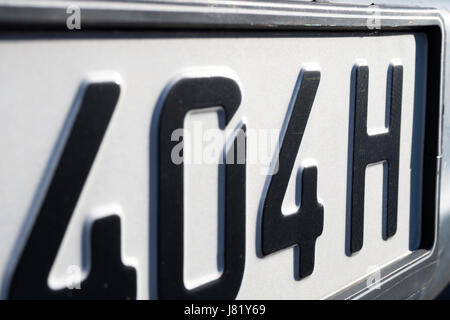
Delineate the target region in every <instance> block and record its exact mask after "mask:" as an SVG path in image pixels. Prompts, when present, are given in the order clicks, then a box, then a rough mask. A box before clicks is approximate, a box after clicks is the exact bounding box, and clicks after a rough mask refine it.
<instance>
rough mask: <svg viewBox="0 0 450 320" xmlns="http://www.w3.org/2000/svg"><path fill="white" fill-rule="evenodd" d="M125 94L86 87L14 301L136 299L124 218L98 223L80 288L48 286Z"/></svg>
mask: <svg viewBox="0 0 450 320" xmlns="http://www.w3.org/2000/svg"><path fill="white" fill-rule="evenodd" d="M119 94H120V87H119V85H118V84H116V83H114V82H101V83H91V84H89V85H88V86H87V87H86V88H85V90H84V95H83V98H82V101H81V104H80V107H79V109H78V112H77V115H76V118H75V121H74V123H73V126H72V128H71V130H70V133H69V136H68V138H67V141H66V142H65V145H64V147H63V150H62V154H61V156H60V159H59V161H58V164H57V165H56V169H55V171H54V174H53V177H52V180H51V182H50V185H49V187H48V190H47V193H46V195H45V197H44V200H43V202H42V204H41V206H40V209H39V212H38V215H37V218H36V221H35V223H34V225H33V227H32V230H31V233H30V235H29V237H28V241H27V243H26V244H25V248H24V249H23V252H22V255H21V257H20V260H19V262H18V264H17V267H16V269H15V272H14V274H13V277H12V281H11V284H10V290H9V298H10V299H135V298H136V271H135V269H134V268H131V267H128V266H125V265H123V264H122V260H121V255H120V248H121V247H120V219H119V218H118V216H116V215H110V216H107V217H105V218H101V219H98V220H96V221H94V224H93V226H92V229H91V260H90V271H89V274H88V277H87V278H86V279H85V280H84V281H82V282H81V284H80V285H79V287H78V288H74V289H70V288H63V289H60V290H52V289H51V288H49V286H48V284H47V279H48V275H49V273H50V270H51V267H52V265H53V263H54V261H55V258H56V255H57V253H58V250H59V247H60V245H61V242H62V240H63V237H64V234H65V232H66V230H67V226H68V224H69V222H70V219H71V217H72V214H73V211H74V209H75V206H76V204H77V202H78V198H79V196H80V194H81V191H82V189H83V186H84V184H85V182H86V179H87V177H88V175H89V172H90V169H91V167H92V164H93V162H94V160H95V157H96V155H97V151H98V149H99V147H100V144H101V142H102V140H103V136H104V134H105V131H106V129H107V128H108V124H109V122H110V119H111V116H112V115H113V112H114V109H115V107H116V104H117V100H118V98H119ZM112 214H114V213H113V212H112ZM80 245H81V244H80Z"/></svg>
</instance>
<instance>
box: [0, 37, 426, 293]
mask: <svg viewBox="0 0 450 320" xmlns="http://www.w3.org/2000/svg"><path fill="white" fill-rule="evenodd" d="M427 53H428V44H427V39H426V36H425V35H424V34H422V33H396V34H384V35H378V36H367V35H364V34H353V35H336V34H331V33H330V34H328V35H327V34H318V33H315V34H309V35H305V34H302V33H287V34H284V35H282V36H280V35H264V36H261V35H252V34H246V35H240V34H239V33H234V34H232V36H223V35H220V34H210V35H208V36H205V35H204V34H203V35H201V34H190V35H188V36H186V35H183V34H179V35H177V36H171V35H170V34H168V33H159V34H134V35H133V34H132V35H129V34H123V35H122V36H119V37H117V38H114V37H102V36H93V37H90V38H83V37H78V38H74V39H64V38H60V37H53V38H45V37H44V38H37V39H30V38H27V37H21V36H17V38H14V37H13V38H5V39H2V40H1V41H0V61H2V67H1V71H0V84H1V94H0V150H2V156H1V160H0V162H1V166H0V182H1V183H0V194H1V195H2V196H1V197H0V208H2V210H1V212H0V240H1V245H0V284H1V285H2V287H3V288H4V290H3V298H7V297H9V298H34V297H40V298H64V297H82V298H90V297H94V298H101V297H106V298H138V299H147V298H235V297H236V298H242V299H280V298H285V299H303V298H325V297H329V296H331V295H333V294H335V293H336V292H338V291H339V290H341V289H343V288H345V287H347V286H348V285H350V284H352V283H355V282H357V281H358V280H360V279H364V278H365V277H367V276H370V275H373V278H372V279H369V280H368V281H369V282H370V281H372V282H370V283H369V282H368V285H370V284H373V283H376V279H377V278H376V277H377V271H379V270H381V268H383V267H384V266H387V265H389V264H392V263H393V262H395V261H398V260H399V259H401V258H404V257H406V256H408V255H410V254H411V253H412V252H413V251H414V250H415V249H417V248H418V245H419V242H420V238H421V234H420V230H421V226H420V225H421V222H420V220H421V218H420V217H421V212H422V210H421V208H422V203H421V202H422V200H421V199H422V196H421V195H422V168H423V154H424V136H425V95H426V74H427V70H426V67H427V65H426V61H427ZM183 128H184V130H183ZM176 129H180V130H176ZM181 135H183V138H180V136H181ZM245 136H246V139H245ZM224 137H225V138H224ZM181 141H184V146H183V145H182V144H181ZM233 141H234V142H235V144H232V142H233ZM278 141H279V144H277V142H278ZM277 146H278V147H277ZM182 147H184V149H183V150H181V148H182ZM231 147H236V148H235V149H231ZM230 150H235V151H234V153H232V152H231V151H230ZM243 150H244V151H243ZM245 150H246V151H245ZM225 154H227V155H228V157H229V156H230V155H231V154H233V155H234V159H230V158H227V157H225ZM224 157H225V158H226V159H225V160H228V161H224V162H225V164H221V161H220V160H221V159H223V158H224ZM277 164H278V165H277Z"/></svg>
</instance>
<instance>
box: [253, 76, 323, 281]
mask: <svg viewBox="0 0 450 320" xmlns="http://www.w3.org/2000/svg"><path fill="white" fill-rule="evenodd" d="M300 81H301V82H300V87H299V89H298V92H296V96H295V99H294V106H293V109H292V114H291V116H290V118H289V121H288V125H287V129H286V133H285V135H284V138H283V142H282V144H281V149H280V154H279V157H278V164H277V166H278V168H279V171H278V173H277V174H275V175H273V176H272V178H271V180H270V184H269V188H268V190H267V194H266V197H265V199H264V207H263V212H262V233H261V236H262V253H263V255H268V254H270V253H274V252H276V251H279V250H283V249H285V248H288V247H291V246H298V247H299V250H300V257H299V261H298V262H297V264H298V270H295V274H296V275H297V276H296V278H303V277H306V276H308V275H310V274H311V273H312V272H313V270H314V255H315V242H316V238H317V237H319V236H320V235H321V234H322V230H323V206H322V205H321V204H319V203H318V202H317V167H308V168H305V169H304V170H303V173H302V187H301V190H302V195H301V206H300V208H299V209H298V211H297V212H296V213H294V214H291V215H288V216H284V215H283V213H282V212H281V205H282V202H283V199H284V195H285V193H286V189H287V186H288V183H289V178H290V176H291V172H292V169H293V167H294V162H295V158H296V156H297V153H298V150H299V147H300V144H301V141H302V138H303V133H304V132H305V128H306V123H307V122H308V118H309V114H310V112H311V108H312V105H313V102H314V98H315V96H316V92H317V88H318V86H319V82H320V72H319V71H302V73H301V79H300Z"/></svg>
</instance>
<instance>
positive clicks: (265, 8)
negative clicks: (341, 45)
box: [0, 0, 445, 299]
mask: <svg viewBox="0 0 450 320" xmlns="http://www.w3.org/2000/svg"><path fill="white" fill-rule="evenodd" d="M69 4H70V5H76V6H78V7H79V8H80V9H81V12H82V14H83V21H82V30H81V31H74V33H72V34H70V36H73V35H75V36H81V37H82V36H83V35H86V33H89V32H92V31H99V30H120V31H126V30H152V29H184V30H186V29H187V30H205V31H207V30H208V29H214V30H233V31H238V30H247V31H249V30H272V32H273V31H280V33H281V32H283V31H285V30H305V31H328V32H329V31H339V32H355V31H358V32H361V31H362V32H368V33H383V32H385V31H388V32H396V31H402V32H405V31H423V32H425V33H426V34H427V36H428V41H429V58H428V78H427V102H426V103H427V111H426V112H427V120H426V129H425V130H426V142H425V156H424V161H425V163H426V164H425V168H424V170H425V171H424V180H426V181H424V184H425V183H427V186H428V187H429V188H428V189H427V190H428V192H426V193H424V195H423V197H424V201H423V202H424V203H425V204H426V205H427V208H426V209H427V210H426V216H425V214H424V213H423V223H422V245H421V249H419V250H417V251H415V252H413V253H412V254H411V255H409V256H407V257H406V258H404V259H401V260H400V261H398V262H396V263H394V264H392V265H389V266H387V267H385V268H383V269H382V270H381V290H374V288H373V287H367V285H366V283H367V279H368V277H367V278H364V279H361V280H360V281H358V282H357V283H353V284H349V285H348V286H347V287H346V288H343V289H342V290H341V291H340V292H338V293H336V294H333V295H331V296H329V297H328V298H331V299H354V298H355V299H389V298H413V297H414V296H415V295H418V294H419V293H420V292H421V290H422V289H423V288H424V287H426V285H427V284H428V283H429V282H430V281H431V278H432V275H433V271H434V269H435V268H436V264H437V262H438V248H437V232H438V224H439V198H440V165H441V154H442V148H441V142H442V115H443V102H442V101H443V99H442V92H443V89H442V88H443V85H442V84H443V83H444V79H443V71H442V70H443V66H444V50H445V48H444V42H443V39H444V30H445V28H444V25H443V20H442V18H441V16H440V14H439V11H438V10H435V9H417V8H398V7H397V8H390V7H376V8H374V7H372V6H348V5H329V4H321V3H299V2H295V1H277V2H272V1H226V0H217V1H214V3H211V1H208V0H196V1H194V0H192V1H188V0H182V1H177V2H176V3H174V2H169V1H146V2H143V1H135V2H131V1H127V2H125V1H71V2H70V3H69V2H65V1H58V2H55V1H42V0H37V1H33V2H30V1H26V0H18V1H8V0H0V28H1V29H2V31H3V32H6V31H14V32H16V31H18V32H21V31H28V32H29V31H32V32H33V31H37V30H39V32H45V31H44V30H58V31H67V29H66V19H67V13H66V9H67V7H68V5H69ZM369 19H377V20H376V21H377V28H375V29H374V28H373V26H370V25H368V23H367V21H368V20H369ZM438 57H439V59H438ZM430 186H434V188H433V187H431V188H430ZM422 211H423V212H424V210H422Z"/></svg>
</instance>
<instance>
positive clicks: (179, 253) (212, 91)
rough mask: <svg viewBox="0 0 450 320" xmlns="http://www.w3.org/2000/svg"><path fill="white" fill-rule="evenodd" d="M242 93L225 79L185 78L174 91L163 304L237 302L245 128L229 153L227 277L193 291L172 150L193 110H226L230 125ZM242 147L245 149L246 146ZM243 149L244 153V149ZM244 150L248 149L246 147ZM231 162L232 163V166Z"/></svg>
mask: <svg viewBox="0 0 450 320" xmlns="http://www.w3.org/2000/svg"><path fill="white" fill-rule="evenodd" d="M240 102H241V92H240V89H239V86H238V85H237V83H236V82H235V81H234V80H232V79H229V78H225V77H208V78H206V77H205V78H185V79H181V80H179V81H178V82H176V83H175V84H174V85H173V86H172V88H170V90H169V92H168V93H167V96H166V98H165V100H164V103H163V106H162V111H161V117H160V122H159V178H158V179H159V180H158V183H159V189H158V192H159V195H158V224H159V228H158V240H159V241H158V256H159V258H158V274H159V275H158V297H159V298H160V299H233V298H235V297H236V295H237V293H238V291H239V288H240V285H241V281H242V276H243V273H244V264H245V161H239V160H238V159H239V158H242V155H239V154H238V152H237V150H239V149H240V148H239V146H238V141H244V143H245V133H244V131H243V130H242V129H241V130H239V131H238V132H239V133H238V135H237V136H236V137H235V139H234V141H233V144H232V147H231V148H230V149H229V151H228V154H227V159H229V158H232V159H237V161H227V163H226V165H225V201H224V202H225V239H224V241H225V245H224V251H225V252H224V268H223V273H222V275H221V276H220V278H218V279H217V280H214V281H212V282H209V283H207V284H204V285H202V286H200V287H198V288H195V289H192V290H188V289H186V287H185V285H184V281H183V225H184V222H183V192H184V191H183V190H184V187H183V164H175V163H174V162H173V161H172V159H171V151H172V149H173V148H174V147H175V146H176V144H177V143H178V142H177V141H172V140H171V135H172V133H173V131H174V130H176V129H179V128H182V127H183V121H184V118H185V116H186V113H187V112H188V111H191V110H196V109H202V108H209V107H214V106H222V107H223V110H224V113H225V124H228V123H229V121H230V119H231V118H232V117H233V115H234V114H235V112H236V111H237V109H238V107H239V104H240ZM241 147H242V146H241ZM241 150H242V148H241ZM244 150H245V148H244ZM230 162H231V163H230Z"/></svg>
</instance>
